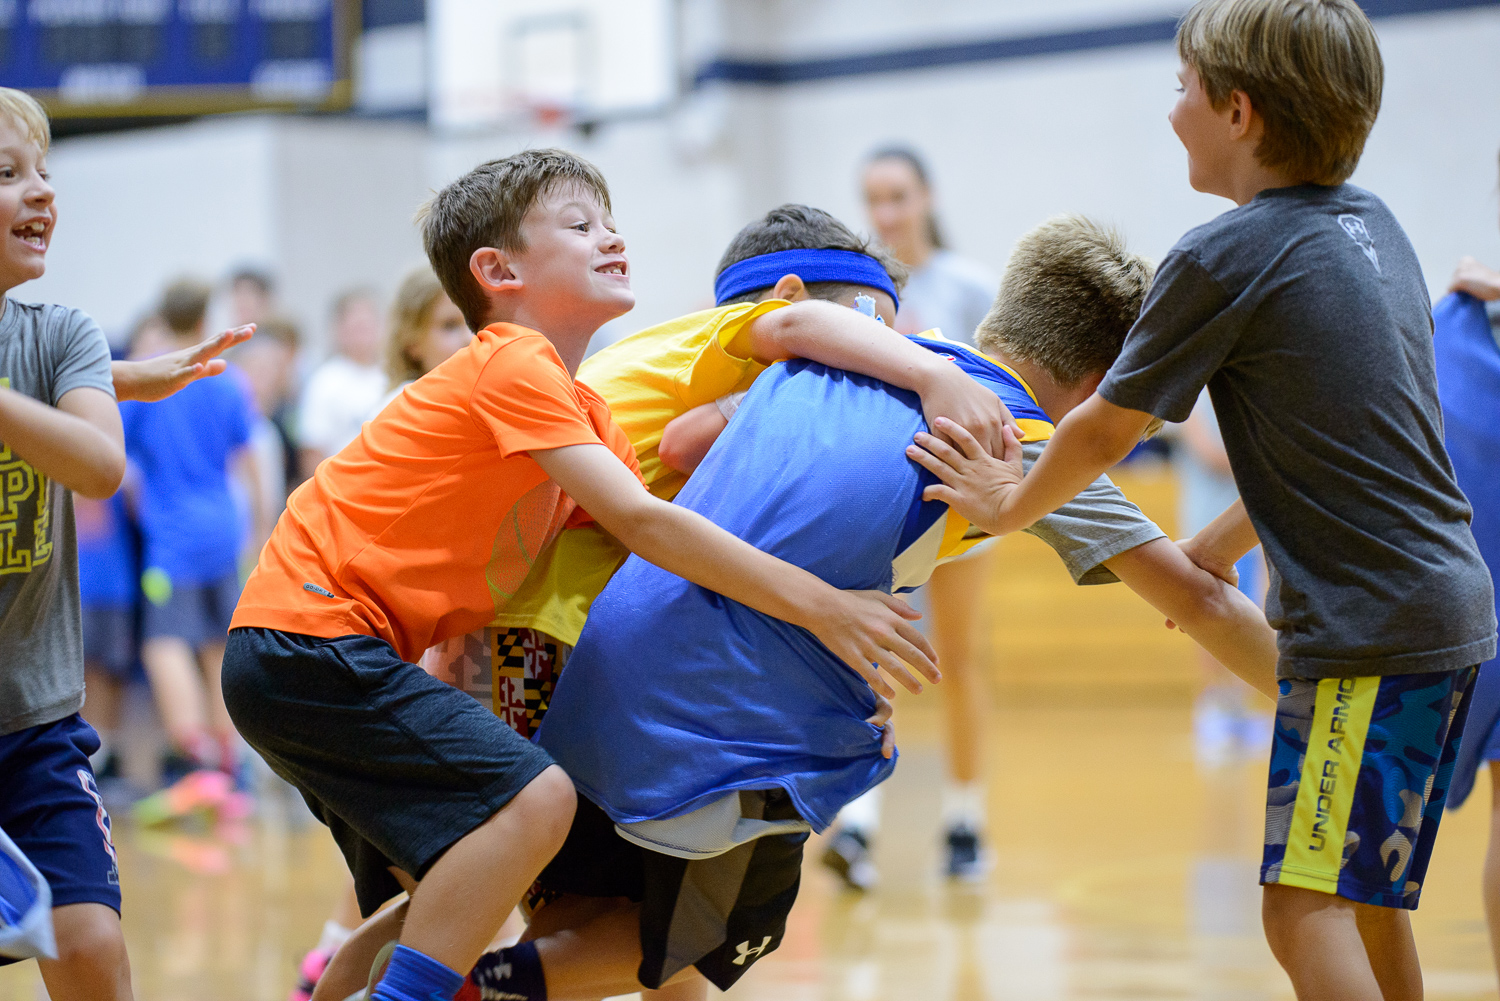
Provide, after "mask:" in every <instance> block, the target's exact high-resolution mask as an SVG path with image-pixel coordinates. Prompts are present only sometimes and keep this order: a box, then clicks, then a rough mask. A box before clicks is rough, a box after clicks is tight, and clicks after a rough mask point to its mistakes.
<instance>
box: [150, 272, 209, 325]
mask: <svg viewBox="0 0 1500 1001" xmlns="http://www.w3.org/2000/svg"><path fill="white" fill-rule="evenodd" d="M213 294H214V290H213V286H211V285H209V284H208V283H207V282H203V281H199V280H198V279H196V278H179V279H177V280H176V281H174V282H173V283H172V284H170V285H168V286H167V287H166V290H165V291H163V292H162V294H161V308H160V309H158V310H157V313H158V314H159V315H160V316H161V318H162V322H163V323H165V324H166V325H167V327H168V328H169V329H170V330H171V331H172V333H174V334H176V335H177V336H179V337H183V336H186V335H187V334H192V333H195V332H197V330H198V327H199V326H200V325H201V324H202V323H203V318H204V317H205V316H207V315H208V301H209V299H211V298H213Z"/></svg>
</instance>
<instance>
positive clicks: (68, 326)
mask: <svg viewBox="0 0 1500 1001" xmlns="http://www.w3.org/2000/svg"><path fill="white" fill-rule="evenodd" d="M48 320H49V321H50V322H49V326H50V327H51V328H52V337H51V341H52V346H53V356H52V357H53V359H54V362H53V369H52V372H53V376H52V405H53V406H54V407H55V406H57V402H58V401H59V400H61V399H62V398H63V397H64V396H65V395H67V394H68V393H70V392H72V391H73V390H75V389H82V388H85V387H87V388H89V389H102V390H103V391H104V392H106V393H108V394H109V395H110V396H111V397H113V396H114V395H115V378H114V374H113V372H112V371H111V370H110V357H109V342H108V341H107V340H105V339H104V331H102V330H100V329H99V324H97V323H95V322H94V320H93V318H92V317H91V316H89V315H88V314H87V313H85V312H83V311H82V310H79V309H58V310H57V312H56V313H55V314H54V315H53V316H51V317H49V318H48Z"/></svg>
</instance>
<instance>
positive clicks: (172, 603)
mask: <svg viewBox="0 0 1500 1001" xmlns="http://www.w3.org/2000/svg"><path fill="white" fill-rule="evenodd" d="M239 601H240V578H239V575H238V574H234V573H231V574H228V575H227V576H225V577H222V578H220V579H219V580H215V581H209V582H208V583H206V584H176V585H173V586H172V588H171V591H170V593H168V594H167V596H166V598H165V600H163V601H162V602H161V603H160V604H157V603H156V602H155V601H151V600H147V601H146V602H145V609H144V614H143V615H142V622H141V633H142V636H143V638H145V639H148V640H150V639H157V638H159V637H171V638H175V639H180V640H183V641H184V642H186V643H187V645H188V646H190V647H192V648H193V649H194V650H196V649H198V648H199V647H204V646H210V645H212V644H214V643H223V642H224V640H225V638H226V637H227V636H228V635H229V622H230V620H231V619H233V618H234V606H235V605H237V604H239Z"/></svg>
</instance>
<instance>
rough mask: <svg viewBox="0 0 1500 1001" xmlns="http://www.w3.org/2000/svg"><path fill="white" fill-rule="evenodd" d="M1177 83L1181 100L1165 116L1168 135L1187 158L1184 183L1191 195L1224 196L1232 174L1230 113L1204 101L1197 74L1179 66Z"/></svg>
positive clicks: (1207, 100)
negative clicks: (1170, 133)
mask: <svg viewBox="0 0 1500 1001" xmlns="http://www.w3.org/2000/svg"><path fill="white" fill-rule="evenodd" d="M1177 79H1178V81H1179V83H1180V86H1179V87H1178V93H1179V94H1181V95H1182V96H1181V97H1179V98H1178V99H1177V103H1176V104H1175V105H1174V106H1173V107H1172V110H1171V111H1170V112H1168V113H1167V121H1169V122H1171V123H1172V131H1173V132H1176V133H1177V138H1178V139H1180V140H1181V141H1182V145H1183V148H1184V149H1186V150H1187V155H1188V183H1189V184H1191V185H1192V186H1193V189H1194V190H1195V191H1204V192H1207V193H1208V194H1211V195H1220V194H1224V189H1225V187H1226V186H1227V184H1228V179H1229V174H1230V173H1231V172H1232V161H1231V151H1232V147H1233V141H1232V139H1231V136H1230V124H1231V123H1230V117H1231V116H1232V114H1233V110H1232V109H1231V108H1230V107H1228V106H1227V105H1226V106H1225V107H1224V108H1222V109H1219V110H1215V109H1214V106H1213V104H1212V102H1210V101H1209V99H1208V92H1207V91H1205V90H1204V89H1203V83H1202V81H1201V80H1199V79H1198V72H1197V71H1196V70H1194V69H1193V68H1192V67H1191V66H1188V65H1185V64H1184V65H1183V66H1182V67H1181V68H1180V69H1178V71H1177Z"/></svg>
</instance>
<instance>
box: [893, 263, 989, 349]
mask: <svg viewBox="0 0 1500 1001" xmlns="http://www.w3.org/2000/svg"><path fill="white" fill-rule="evenodd" d="M999 288H1000V282H999V281H998V280H996V278H995V276H994V275H992V274H990V273H989V272H988V271H986V270H985V269H984V267H983V266H982V265H980V264H976V263H975V262H973V261H969V260H966V259H965V258H962V257H959V256H958V255H957V254H955V253H953V252H952V251H950V250H937V251H934V252H933V254H932V256H931V257H929V258H928V259H927V261H926V263H924V264H923V265H922V266H921V267H920V268H918V269H917V270H915V271H913V272H912V273H911V276H910V277H909V278H908V279H907V280H906V288H904V289H902V290H901V308H900V309H899V310H897V312H896V329H897V330H899V331H900V332H901V333H903V334H920V333H924V332H926V331H928V330H941V331H942V332H943V336H944V337H946V338H948V340H950V341H958V342H960V343H962V344H967V345H969V346H970V347H973V346H974V328H975V327H977V326H979V321H980V320H983V319H984V316H985V314H986V313H988V312H989V311H990V306H991V304H993V303H994V301H995V293H996V291H998V290H999Z"/></svg>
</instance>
